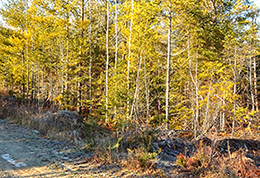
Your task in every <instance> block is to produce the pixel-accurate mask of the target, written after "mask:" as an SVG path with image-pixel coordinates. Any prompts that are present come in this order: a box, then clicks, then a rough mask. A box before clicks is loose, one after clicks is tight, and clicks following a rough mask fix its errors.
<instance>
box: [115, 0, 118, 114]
mask: <svg viewBox="0 0 260 178" xmlns="http://www.w3.org/2000/svg"><path fill="white" fill-rule="evenodd" d="M115 37H116V50H115V69H114V70H115V77H116V75H117V71H116V70H117V48H118V35H117V0H115ZM115 92H117V80H116V81H115ZM114 114H115V119H116V118H117V112H116V106H115V107H114Z"/></svg>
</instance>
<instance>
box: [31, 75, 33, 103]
mask: <svg viewBox="0 0 260 178" xmlns="http://www.w3.org/2000/svg"><path fill="white" fill-rule="evenodd" d="M33 80H34V72H33V70H32V79H31V87H32V89H31V102H32V103H33V95H34V86H33V82H34V81H33Z"/></svg>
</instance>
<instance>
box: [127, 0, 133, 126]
mask: <svg viewBox="0 0 260 178" xmlns="http://www.w3.org/2000/svg"><path fill="white" fill-rule="evenodd" d="M133 10H134V0H132V1H131V21H130V29H129V40H128V63H127V106H126V107H127V109H126V112H127V115H128V113H129V95H130V92H129V90H130V60H131V37H132V26H133V13H134V12H133ZM129 119H131V118H128V121H127V125H128V124H129V123H128V122H129ZM127 127H128V126H127Z"/></svg>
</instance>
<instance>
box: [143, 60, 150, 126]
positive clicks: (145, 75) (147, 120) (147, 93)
mask: <svg viewBox="0 0 260 178" xmlns="http://www.w3.org/2000/svg"><path fill="white" fill-rule="evenodd" d="M144 77H145V79H144V81H145V95H146V127H148V124H149V115H150V114H149V107H150V104H149V88H148V84H147V74H146V62H145V58H144Z"/></svg>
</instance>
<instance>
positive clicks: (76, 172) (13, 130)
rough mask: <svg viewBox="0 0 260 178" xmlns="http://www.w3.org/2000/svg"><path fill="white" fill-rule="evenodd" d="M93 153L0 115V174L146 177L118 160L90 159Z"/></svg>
mask: <svg viewBox="0 0 260 178" xmlns="http://www.w3.org/2000/svg"><path fill="white" fill-rule="evenodd" d="M92 156H93V155H91V154H90V153H85V152H84V151H79V149H76V148H74V146H73V145H72V144H70V143H67V142H61V141H53V140H48V139H46V138H42V137H41V136H40V134H39V133H38V132H37V131H36V130H29V129H26V128H24V127H21V126H18V125H15V124H12V123H10V122H9V121H6V120H1V119H0V177H1V178H7V177H8V178H11V177H26V178H30V177H150V176H144V175H137V174H134V173H132V172H131V171H129V170H125V169H124V168H123V167H122V166H121V165H119V164H116V163H115V164H108V165H107V164H104V163H97V162H95V161H94V162H93V159H91V158H92Z"/></svg>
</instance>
